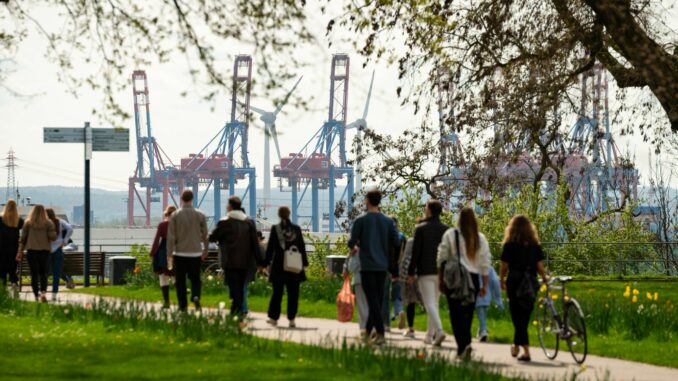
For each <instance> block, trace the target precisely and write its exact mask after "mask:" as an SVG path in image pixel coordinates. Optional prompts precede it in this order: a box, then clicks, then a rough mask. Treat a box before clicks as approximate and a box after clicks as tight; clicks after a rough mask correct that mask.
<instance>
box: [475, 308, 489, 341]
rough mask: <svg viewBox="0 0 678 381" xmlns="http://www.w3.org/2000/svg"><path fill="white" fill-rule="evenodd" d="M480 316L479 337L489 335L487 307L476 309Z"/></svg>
mask: <svg viewBox="0 0 678 381" xmlns="http://www.w3.org/2000/svg"><path fill="white" fill-rule="evenodd" d="M476 314H477V315H478V336H483V335H487V334H488V331H487V306H482V307H476Z"/></svg>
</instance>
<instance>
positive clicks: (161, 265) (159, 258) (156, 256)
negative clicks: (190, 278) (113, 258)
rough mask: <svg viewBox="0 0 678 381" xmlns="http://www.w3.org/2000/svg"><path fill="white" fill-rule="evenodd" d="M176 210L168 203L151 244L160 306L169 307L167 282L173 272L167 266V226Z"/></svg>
mask: <svg viewBox="0 0 678 381" xmlns="http://www.w3.org/2000/svg"><path fill="white" fill-rule="evenodd" d="M176 210H177V208H176V207H175V206H174V205H170V206H168V207H167V209H165V212H164V213H163V216H164V218H163V220H162V222H161V223H159V224H158V230H157V231H156V232H155V239H153V246H152V247H151V253H150V254H151V258H153V272H155V273H156V274H158V278H159V279H160V291H161V292H162V300H163V305H162V308H165V309H167V308H170V298H169V282H170V277H172V276H173V275H174V274H173V272H172V270H169V269H168V266H167V228H168V227H169V218H170V216H171V215H172V213H174V212H175V211H176Z"/></svg>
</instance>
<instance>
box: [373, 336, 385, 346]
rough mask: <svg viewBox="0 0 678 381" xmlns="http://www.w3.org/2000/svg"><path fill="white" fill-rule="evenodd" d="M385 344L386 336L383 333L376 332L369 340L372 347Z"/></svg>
mask: <svg viewBox="0 0 678 381" xmlns="http://www.w3.org/2000/svg"><path fill="white" fill-rule="evenodd" d="M384 344H386V338H385V337H384V335H380V334H377V335H376V336H375V337H374V339H372V341H371V342H370V345H371V346H373V347H380V346H382V345H384Z"/></svg>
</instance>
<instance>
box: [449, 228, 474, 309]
mask: <svg viewBox="0 0 678 381" xmlns="http://www.w3.org/2000/svg"><path fill="white" fill-rule="evenodd" d="M454 241H455V242H454V244H455V248H456V250H457V260H456V261H453V260H450V261H447V262H446V263H445V264H444V265H443V269H444V273H443V275H444V280H445V285H446V286H447V296H448V297H449V298H450V299H453V300H459V301H461V304H463V305H468V304H473V303H475V302H476V289H475V286H474V285H473V280H472V279H471V274H470V273H469V272H468V270H467V269H466V267H464V265H462V264H461V251H460V250H459V230H457V229H454Z"/></svg>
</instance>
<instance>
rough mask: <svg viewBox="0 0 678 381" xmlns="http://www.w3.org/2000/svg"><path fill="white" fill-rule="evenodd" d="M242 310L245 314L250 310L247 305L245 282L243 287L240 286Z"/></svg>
mask: <svg viewBox="0 0 678 381" xmlns="http://www.w3.org/2000/svg"><path fill="white" fill-rule="evenodd" d="M240 309H241V310H242V313H243V315H247V314H248V313H249V312H250V309H249V307H248V306H247V283H245V287H243V288H242V307H240Z"/></svg>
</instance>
